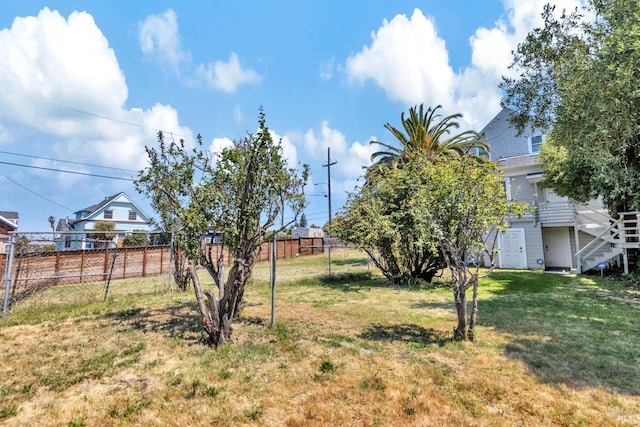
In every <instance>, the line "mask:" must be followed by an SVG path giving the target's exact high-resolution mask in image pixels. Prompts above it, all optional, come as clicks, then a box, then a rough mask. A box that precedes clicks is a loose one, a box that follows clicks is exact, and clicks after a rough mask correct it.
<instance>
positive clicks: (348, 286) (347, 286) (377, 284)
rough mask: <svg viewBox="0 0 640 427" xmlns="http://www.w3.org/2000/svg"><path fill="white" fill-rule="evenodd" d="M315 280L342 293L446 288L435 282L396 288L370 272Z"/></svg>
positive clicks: (322, 277) (334, 275) (325, 276)
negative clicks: (389, 289) (372, 289)
mask: <svg viewBox="0 0 640 427" xmlns="http://www.w3.org/2000/svg"><path fill="white" fill-rule="evenodd" d="M316 280H317V281H318V283H319V284H320V285H322V286H325V287H327V288H331V289H336V290H340V291H344V292H358V291H360V290H363V289H370V288H392V289H399V290H403V291H424V290H425V289H436V288H439V287H445V286H448V284H443V283H440V282H437V281H434V282H432V283H427V282H422V284H421V285H411V286H409V285H407V286H398V285H394V284H393V283H391V282H390V281H389V280H387V279H386V278H384V277H379V276H376V277H374V276H372V274H371V273H370V272H366V271H363V272H357V273H339V274H332V275H331V276H329V275H322V276H316Z"/></svg>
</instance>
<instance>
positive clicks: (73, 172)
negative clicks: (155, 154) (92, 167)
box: [0, 161, 135, 181]
mask: <svg viewBox="0 0 640 427" xmlns="http://www.w3.org/2000/svg"><path fill="white" fill-rule="evenodd" d="M0 164H3V165H11V166H21V167H23V168H31V169H42V170H47V171H53V172H63V173H72V174H75V175H84V176H93V177H96V178H108V179H119V180H122V181H135V180H134V179H133V178H122V177H118V176H109V175H98V174H94V173H87V172H77V171H70V170H66V169H55V168H45V167H43V166H33V165H23V164H20V163H11V162H2V161H0Z"/></svg>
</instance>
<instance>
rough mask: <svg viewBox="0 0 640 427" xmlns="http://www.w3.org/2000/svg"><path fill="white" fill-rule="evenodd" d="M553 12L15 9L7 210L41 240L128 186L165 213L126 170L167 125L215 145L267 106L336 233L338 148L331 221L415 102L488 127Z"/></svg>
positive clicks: (526, 2)
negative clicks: (529, 36)
mask: <svg viewBox="0 0 640 427" xmlns="http://www.w3.org/2000/svg"><path fill="white" fill-rule="evenodd" d="M544 3H546V1H544V0H502V1H500V0H482V1H476V0H450V1H446V2H445V1H442V0H425V1H404V0H396V1H371V0H352V1H337V0H328V1H322V2H320V1H318V2H302V1H293V0H288V1H284V0H282V1H269V2H265V1H258V0H255V1H249V0H247V1H238V2H231V1H224V2H223V1H208V2H175V1H173V2H172V1H153V2H150V1H147V2H141V1H135V2H124V1H109V2H76V1H54V2H46V1H35V0H24V1H19V2H1V3H0V57H2V58H3V60H2V61H0V174H1V175H0V183H1V184H2V196H0V210H5V211H17V212H18V213H19V215H20V230H21V231H43V230H48V229H49V222H48V217H49V216H50V215H52V216H54V217H56V218H57V219H61V218H65V217H73V212H75V211H76V210H79V209H81V208H84V207H86V206H89V205H92V204H94V203H97V202H100V201H101V200H102V199H103V198H104V197H107V196H111V195H113V194H116V193H119V192H121V191H124V192H126V193H127V194H129V196H131V197H132V198H133V199H134V200H135V201H136V202H137V203H138V204H139V205H140V206H141V207H142V208H143V209H144V210H145V211H146V212H147V213H148V214H150V215H151V216H154V217H155V216H156V214H155V213H154V212H153V210H152V209H151V207H150V206H149V203H148V202H147V201H146V200H145V199H144V198H143V197H142V196H141V195H139V194H137V193H136V191H135V189H134V188H133V185H132V183H131V182H130V181H127V180H126V178H131V177H133V176H135V172H132V171H136V170H139V169H140V168H142V167H144V166H145V164H146V154H145V151H144V147H145V145H147V146H153V145H154V144H155V141H156V138H155V135H156V133H157V131H158V130H159V129H161V130H163V131H164V132H165V134H167V135H169V136H173V137H174V138H176V139H178V138H183V139H185V141H187V143H191V142H193V140H194V137H195V135H197V134H201V135H202V137H203V141H204V142H205V144H206V145H207V146H210V147H211V148H212V149H213V150H215V149H219V148H220V147H223V146H224V145H225V144H228V143H229V141H230V140H232V139H238V138H240V137H242V136H243V135H245V134H246V133H247V132H253V131H255V129H256V128H257V116H258V108H259V107H260V106H263V107H264V110H265V113H266V118H267V125H268V126H269V128H270V129H271V130H272V131H273V132H274V135H275V136H276V137H277V138H282V144H283V147H284V150H285V153H286V155H287V156H288V159H289V161H290V164H291V165H295V164H298V163H308V164H309V165H310V166H311V180H312V182H311V183H310V184H311V185H310V187H309V188H308V193H309V194H311V195H310V197H309V201H310V205H309V207H308V208H307V209H306V211H305V212H306V216H307V218H308V221H309V222H310V223H315V224H318V225H322V224H324V223H325V222H326V221H327V219H328V205H327V199H326V198H325V197H323V196H322V194H323V193H326V189H327V186H326V182H327V170H326V168H324V167H322V165H323V164H324V163H326V157H327V147H331V153H332V160H335V161H337V162H338V163H337V164H336V165H335V166H334V167H332V170H331V172H332V180H331V185H332V208H333V209H332V211H333V213H334V214H335V212H337V211H339V210H340V207H341V206H342V204H343V203H344V201H345V200H346V195H347V192H348V191H351V190H353V188H354V186H356V185H357V183H358V178H359V177H360V176H361V175H362V166H365V165H367V164H368V162H369V157H370V154H371V152H372V147H371V146H370V145H369V141H370V140H372V139H376V140H380V141H384V142H393V138H392V137H391V135H390V134H389V133H388V132H387V131H386V130H385V129H384V124H385V123H387V122H390V123H391V124H392V125H394V126H397V127H400V123H399V121H400V114H401V113H402V112H403V111H406V110H407V109H408V108H409V107H410V106H413V105H416V104H419V103H425V105H427V106H435V105H442V107H443V110H442V111H443V112H444V113H446V114H452V113H462V114H463V120H462V123H461V124H462V128H463V129H461V130H467V129H473V130H481V129H482V128H483V127H484V125H485V124H486V123H487V122H488V121H489V120H491V118H492V117H493V116H494V115H495V114H497V112H498V111H499V109H500V105H499V102H500V96H501V94H500V91H499V89H498V83H499V82H500V78H501V76H502V75H506V74H508V73H510V72H511V71H510V70H508V68H507V67H508V65H509V63H510V61H511V56H510V55H511V51H512V50H513V49H514V48H515V47H516V46H517V43H518V42H520V41H522V40H523V39H524V36H525V35H526V33H527V32H528V31H530V30H531V29H532V28H533V27H534V26H535V25H538V24H539V22H540V12H541V11H542V7H543V4H544ZM555 3H558V4H559V6H560V8H562V7H569V8H572V7H575V6H576V5H577V4H579V0H557V1H556V2H555ZM69 162H73V163H69ZM18 165H23V166H18ZM60 169H64V170H72V171H75V172H80V173H82V174H86V175H81V174H71V173H64V172H59V171H57V170H60ZM91 175H102V177H99V176H91ZM107 177H117V178H125V179H112V178H107Z"/></svg>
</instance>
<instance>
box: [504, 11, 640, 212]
mask: <svg viewBox="0 0 640 427" xmlns="http://www.w3.org/2000/svg"><path fill="white" fill-rule="evenodd" d="M543 18H544V25H543V26H542V27H540V28H537V29H535V30H533V31H532V32H531V33H529V35H528V36H527V38H526V40H525V41H524V42H523V43H522V44H520V45H519V46H518V49H517V51H516V52H515V53H514V60H513V64H512V67H513V68H514V69H515V70H516V71H517V72H518V75H519V76H518V77H517V78H512V79H510V78H505V79H504V83H503V85H502V87H503V88H504V90H505V94H506V96H505V98H504V100H503V105H504V106H506V107H507V108H509V109H511V110H512V112H513V115H512V122H513V123H514V124H515V125H516V126H517V127H518V129H519V130H520V131H524V130H526V129H530V128H537V129H548V130H549V133H548V135H547V140H546V142H545V143H544V144H543V146H542V149H541V156H540V159H541V163H542V165H543V168H544V171H545V184H546V185H547V186H550V187H551V188H553V190H554V191H555V192H556V193H558V194H560V195H564V196H568V197H571V198H572V199H574V200H576V201H579V202H585V201H587V200H590V199H593V198H595V197H597V196H602V198H603V201H604V203H605V204H606V205H607V206H608V207H609V209H610V211H612V212H616V211H621V210H638V209H640V116H639V114H640V92H639V90H638V81H639V77H638V70H640V2H639V1H638V0H630V1H621V0H590V1H589V2H588V3H587V5H586V6H584V8H583V9H581V10H577V11H574V12H572V13H563V14H561V15H560V16H559V17H556V14H555V11H554V9H553V7H551V6H547V7H546V8H545V10H544V13H543Z"/></svg>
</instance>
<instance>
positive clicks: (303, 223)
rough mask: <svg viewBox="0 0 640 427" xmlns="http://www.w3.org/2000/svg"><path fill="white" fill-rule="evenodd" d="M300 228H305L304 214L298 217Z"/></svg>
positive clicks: (305, 219)
mask: <svg viewBox="0 0 640 427" xmlns="http://www.w3.org/2000/svg"><path fill="white" fill-rule="evenodd" d="M300 227H302V228H306V227H307V217H306V216H305V214H302V216H301V217H300Z"/></svg>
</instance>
